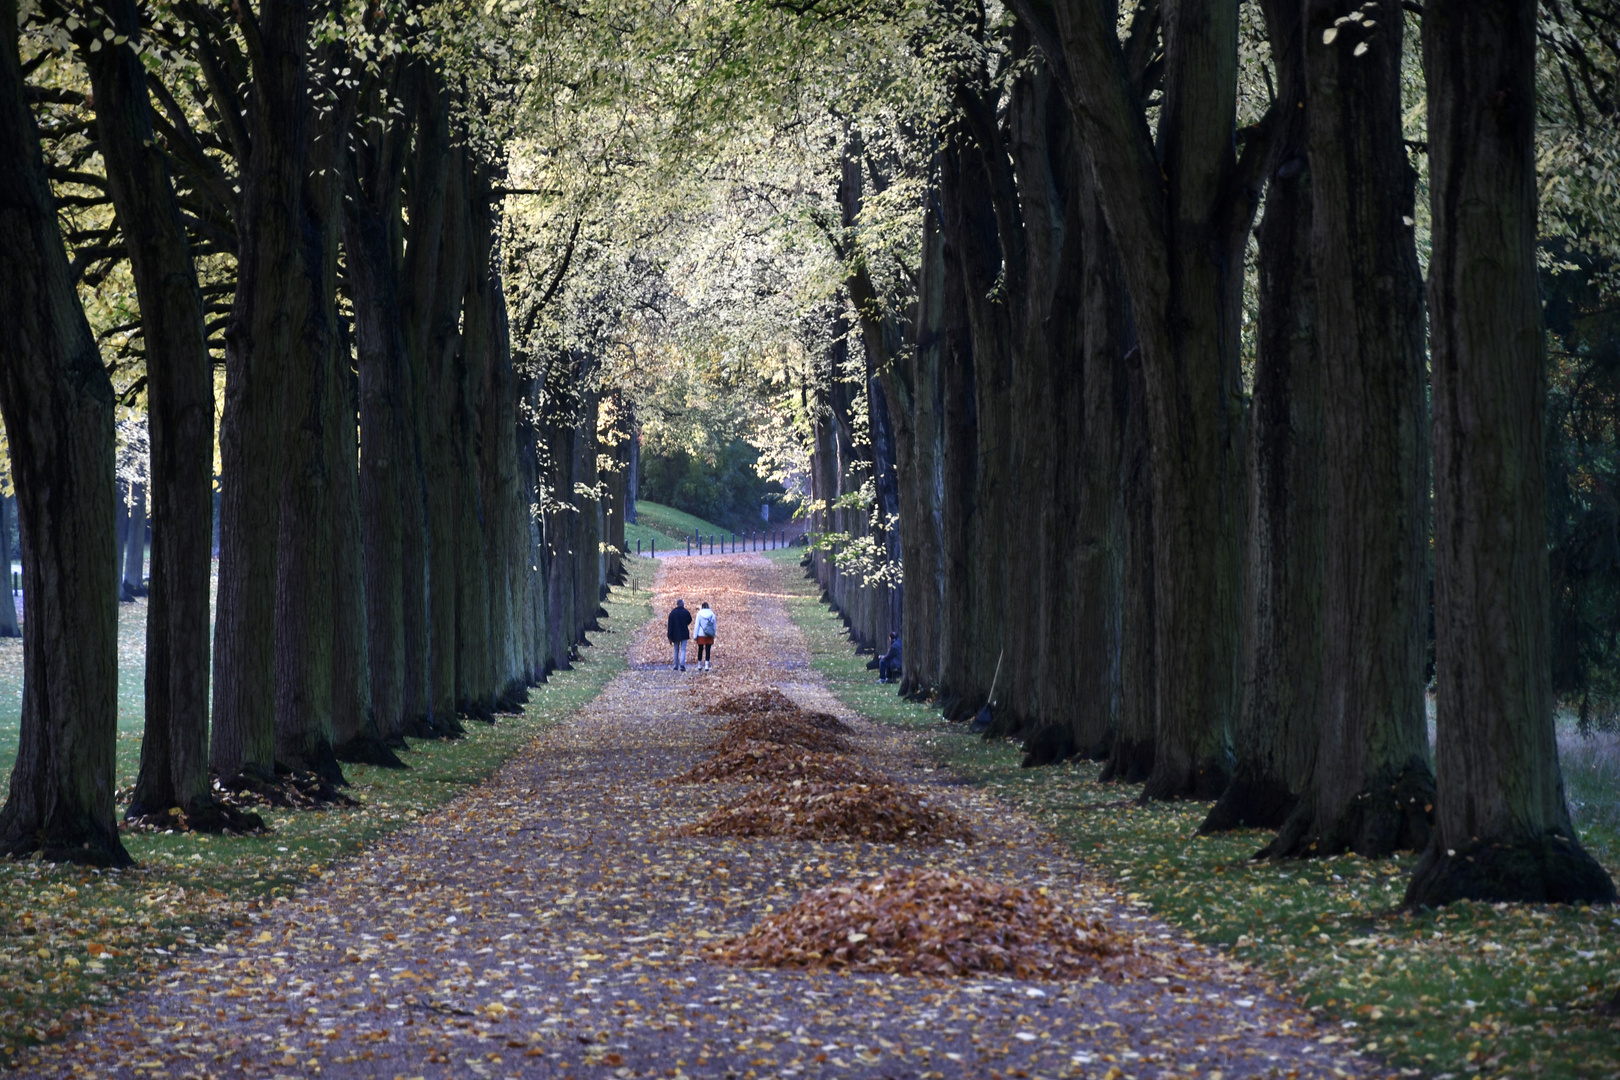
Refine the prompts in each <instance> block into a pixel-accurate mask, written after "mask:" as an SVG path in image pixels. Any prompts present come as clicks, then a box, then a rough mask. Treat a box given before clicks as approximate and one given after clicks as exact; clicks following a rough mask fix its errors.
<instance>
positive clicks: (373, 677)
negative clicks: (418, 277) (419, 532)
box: [343, 130, 409, 745]
mask: <svg viewBox="0 0 1620 1080" xmlns="http://www.w3.org/2000/svg"><path fill="white" fill-rule="evenodd" d="M402 154H403V149H402V148H401V147H400V146H399V145H398V144H397V143H389V142H385V141H384V139H383V137H382V132H381V131H376V130H370V131H368V137H367V138H365V139H359V140H356V141H355V145H354V146H353V148H352V150H351V154H350V164H349V168H350V172H349V175H348V184H349V189H350V191H349V197H348V198H346V199H345V200H344V203H343V206H344V219H343V246H344V251H345V253H346V255H347V259H346V260H345V262H346V268H347V271H348V282H349V288H350V291H351V293H352V296H353V301H354V330H355V346H356V355H357V358H358V387H359V396H360V401H359V415H360V475H359V486H360V533H361V541H362V549H363V551H364V556H365V602H366V637H367V651H368V654H369V663H370V673H369V676H370V694H371V706H372V710H373V714H374V717H375V723H376V725H377V730H378V732H379V734H381V736H382V737H383V739H384V740H385V741H387V742H389V743H391V744H394V745H400V740H401V739H403V737H404V734H405V727H406V725H405V599H404V587H405V576H404V556H403V550H404V528H405V523H404V514H405V507H404V503H403V502H402V500H401V498H400V492H401V491H402V490H403V489H404V483H405V481H404V479H403V477H402V473H405V472H408V471H409V467H408V463H409V454H408V452H407V450H406V437H405V409H404V401H403V397H404V383H405V372H406V361H405V340H404V332H403V318H402V314H401V309H400V301H399V276H398V269H397V266H396V264H395V256H394V252H395V249H396V238H395V233H394V225H395V223H396V222H397V220H398V214H399V205H398V202H397V199H398V186H397V185H398V175H399V171H400V169H402V168H403V163H402V162H401V161H400V160H399V156H400V155H402Z"/></svg>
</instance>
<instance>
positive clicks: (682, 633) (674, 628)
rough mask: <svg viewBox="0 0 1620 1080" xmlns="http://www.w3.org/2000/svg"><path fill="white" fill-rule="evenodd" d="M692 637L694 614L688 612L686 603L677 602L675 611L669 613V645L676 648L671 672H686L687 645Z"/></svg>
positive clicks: (683, 601) (682, 601)
mask: <svg viewBox="0 0 1620 1080" xmlns="http://www.w3.org/2000/svg"><path fill="white" fill-rule="evenodd" d="M691 637H692V613H691V612H690V611H687V610H686V601H685V600H677V601H675V610H673V611H671V612H670V613H669V643H670V644H671V645H673V646H675V663H673V664H671V665H670V668H669V670H671V671H685V670H686V643H687V641H688V640H690V639H691Z"/></svg>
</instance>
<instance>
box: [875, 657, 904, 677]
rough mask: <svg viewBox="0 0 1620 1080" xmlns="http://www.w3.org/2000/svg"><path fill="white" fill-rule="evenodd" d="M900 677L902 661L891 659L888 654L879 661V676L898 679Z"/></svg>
mask: <svg viewBox="0 0 1620 1080" xmlns="http://www.w3.org/2000/svg"><path fill="white" fill-rule="evenodd" d="M899 677H900V661H898V660H890V659H889V658H888V657H887V656H885V657H884V658H883V659H881V660H879V661H878V678H880V679H898V678H899Z"/></svg>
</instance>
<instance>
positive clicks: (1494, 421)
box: [1406, 0, 1615, 905]
mask: <svg viewBox="0 0 1620 1080" xmlns="http://www.w3.org/2000/svg"><path fill="white" fill-rule="evenodd" d="M1423 64H1424V71H1425V74H1426V75H1427V77H1428V88H1429V89H1428V92H1429V98H1428V111H1429V154H1430V177H1431V180H1430V186H1429V201H1430V206H1431V209H1432V212H1433V222H1434V251H1433V255H1432V257H1431V259H1430V263H1429V306H1430V312H1431V315H1432V320H1433V321H1432V328H1433V333H1432V337H1431V341H1432V348H1433V354H1432V364H1433V373H1434V376H1433V377H1434V464H1435V473H1434V489H1435V491H1434V493H1435V545H1434V548H1435V605H1434V606H1435V683H1436V687H1437V701H1436V705H1437V713H1438V715H1437V720H1438V727H1439V752H1438V769H1437V780H1438V789H1439V790H1438V795H1437V797H1436V800H1435V828H1434V835H1433V839H1432V840H1431V842H1430V845H1429V847H1428V849H1427V850H1426V851H1424V853H1423V857H1422V859H1421V860H1419V863H1418V866H1417V869H1416V870H1415V871H1414V872H1413V874H1412V880H1411V882H1410V884H1409V885H1408V887H1407V892H1406V899H1407V902H1408V903H1411V904H1422V905H1438V904H1445V903H1449V902H1451V901H1453V900H1462V899H1469V900H1483V901H1493V902H1495V901H1532V902H1546V901H1553V902H1562V903H1579V902H1592V903H1613V902H1614V901H1615V889H1614V883H1613V882H1612V881H1611V880H1610V879H1609V875H1608V874H1607V873H1605V872H1604V871H1603V869H1602V867H1600V866H1599V865H1598V864H1597V863H1596V861H1594V860H1593V859H1592V857H1591V856H1590V855H1588V854H1587V853H1586V852H1585V851H1584V850H1582V848H1581V846H1580V844H1579V843H1578V841H1577V840H1576V837H1575V830H1574V829H1573V827H1572V826H1571V824H1570V820H1569V810H1568V808H1567V807H1566V805H1565V802H1564V785H1563V779H1562V777H1561V775H1560V773H1559V769H1558V746H1557V743H1556V741H1555V738H1554V732H1553V708H1554V701H1553V692H1552V678H1551V657H1550V654H1549V633H1550V631H1549V626H1548V620H1549V606H1550V605H1549V599H1548V583H1547V532H1546V530H1547V508H1546V486H1545V484H1546V480H1545V476H1544V460H1543V455H1544V453H1545V445H1544V443H1543V432H1542V425H1543V410H1544V408H1545V403H1546V393H1547V389H1546V370H1545V356H1544V354H1543V346H1544V342H1543V335H1542V325H1541V309H1540V303H1539V299H1538V296H1537V291H1536V263H1535V244H1536V165H1535V106H1536V86H1535V70H1536V4H1535V0H1429V3H1428V4H1426V5H1425V7H1424V17H1423Z"/></svg>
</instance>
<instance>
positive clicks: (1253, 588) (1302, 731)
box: [1200, 0, 1327, 833]
mask: <svg viewBox="0 0 1620 1080" xmlns="http://www.w3.org/2000/svg"><path fill="white" fill-rule="evenodd" d="M1265 10H1266V20H1267V29H1268V34H1269V37H1270V40H1271V49H1272V57H1273V60H1274V62H1275V64H1276V69H1277V82H1278V93H1279V100H1280V101H1281V102H1282V103H1283V108H1282V110H1281V113H1280V116H1279V120H1278V130H1277V131H1276V132H1274V133H1273V139H1272V147H1271V160H1270V162H1269V163H1268V165H1269V168H1268V174H1269V179H1268V182H1267V190H1266V210H1265V217H1264V219H1263V220H1262V221H1261V222H1260V226H1259V228H1258V230H1257V238H1258V241H1259V289H1258V300H1259V309H1260V310H1259V333H1258V340H1257V343H1256V344H1257V349H1256V361H1255V372H1254V391H1253V395H1252V400H1251V403H1250V406H1249V446H1248V454H1249V522H1248V568H1247V573H1246V574H1245V578H1244V591H1243V620H1244V635H1243V698H1242V705H1241V708H1240V709H1239V712H1238V717H1237V724H1236V727H1235V729H1234V732H1233V735H1234V739H1233V744H1234V750H1235V763H1234V767H1233V770H1232V779H1231V782H1230V783H1229V784H1228V785H1227V788H1226V790H1225V791H1224V792H1222V793H1221V797H1220V799H1219V800H1218V801H1217V802H1216V804H1215V806H1214V807H1213V808H1212V809H1211V810H1210V812H1209V816H1208V817H1207V818H1205V819H1204V823H1203V825H1202V826H1201V827H1200V831H1201V832H1204V833H1214V832H1222V831H1225V830H1228V829H1239V828H1271V829H1274V828H1278V827H1280V826H1281V825H1282V824H1283V822H1284V821H1285V820H1286V819H1287V817H1288V815H1289V814H1290V813H1291V812H1292V811H1293V810H1294V808H1295V806H1296V804H1297V803H1298V801H1299V794H1300V792H1301V791H1303V790H1304V788H1305V785H1306V784H1307V783H1308V781H1309V780H1310V775H1311V768H1312V766H1313V765H1314V764H1315V759H1316V739H1317V729H1318V726H1319V724H1320V723H1321V717H1322V647H1323V646H1322V591H1323V585H1322V583H1323V577H1324V574H1325V573H1326V563H1325V558H1326V540H1327V534H1326V530H1325V521H1326V518H1325V514H1326V508H1325V505H1324V502H1325V492H1324V487H1323V485H1324V479H1325V478H1324V475H1323V459H1322V454H1323V449H1322V439H1323V429H1322V425H1323V395H1322V381H1323V374H1322V359H1321V356H1320V355H1319V351H1318V349H1317V344H1316V335H1317V327H1316V314H1315V313H1316V295H1315V294H1316V281H1315V276H1314V273H1313V267H1312V261H1311V173H1310V169H1309V164H1308V161H1307V158H1306V114H1307V109H1308V107H1313V106H1311V104H1310V102H1309V99H1308V97H1307V94H1306V89H1305V60H1304V50H1305V41H1304V23H1303V18H1302V16H1303V10H1302V7H1301V5H1300V4H1299V3H1298V2H1296V0H1270V2H1269V3H1267V5H1266V9H1265Z"/></svg>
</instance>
